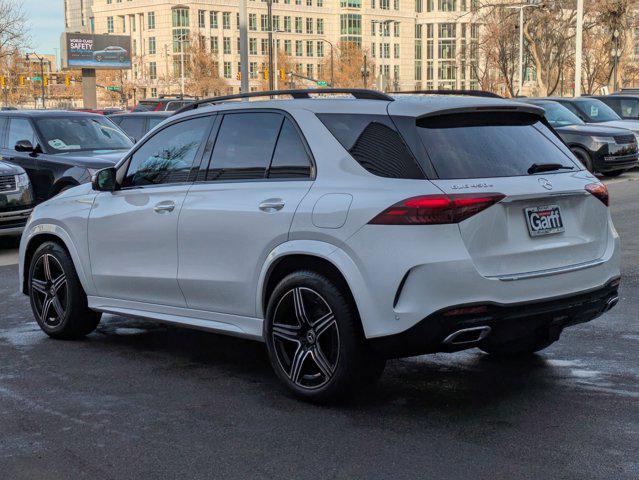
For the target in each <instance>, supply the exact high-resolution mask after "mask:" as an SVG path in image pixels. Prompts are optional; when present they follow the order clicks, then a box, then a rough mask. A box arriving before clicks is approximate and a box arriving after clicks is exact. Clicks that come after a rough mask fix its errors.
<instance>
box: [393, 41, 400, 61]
mask: <svg viewBox="0 0 639 480" xmlns="http://www.w3.org/2000/svg"><path fill="white" fill-rule="evenodd" d="M393 57H394V58H399V43H396V44H395V45H393Z"/></svg>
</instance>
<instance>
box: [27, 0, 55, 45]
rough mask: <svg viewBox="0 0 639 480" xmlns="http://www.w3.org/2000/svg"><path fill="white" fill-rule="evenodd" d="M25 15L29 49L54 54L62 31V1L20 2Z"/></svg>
mask: <svg viewBox="0 0 639 480" xmlns="http://www.w3.org/2000/svg"><path fill="white" fill-rule="evenodd" d="M20 3H22V8H23V9H24V11H25V13H26V14H27V19H28V20H27V27H28V28H29V31H30V35H31V40H32V41H31V47H32V48H33V50H35V51H37V52H39V53H56V50H55V49H56V48H57V49H59V48H60V34H61V33H62V31H63V30H64V7H63V0H21V2H20Z"/></svg>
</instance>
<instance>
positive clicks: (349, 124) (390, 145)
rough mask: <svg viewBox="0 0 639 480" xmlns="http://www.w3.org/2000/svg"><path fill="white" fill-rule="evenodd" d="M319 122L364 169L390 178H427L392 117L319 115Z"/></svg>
mask: <svg viewBox="0 0 639 480" xmlns="http://www.w3.org/2000/svg"><path fill="white" fill-rule="evenodd" d="M317 116H318V118H319V119H320V120H321V121H322V123H323V124H324V125H325V126H326V128H328V130H329V131H330V132H331V133H332V134H333V136H334V137H335V138H336V139H337V140H338V141H339V143H341V144H342V146H343V147H344V148H345V149H346V150H347V151H348V152H349V153H350V154H351V156H352V157H353V158H354V159H355V160H356V161H357V163H359V164H360V165H361V166H362V167H364V168H365V169H366V170H368V171H369V172H370V173H372V174H374V175H377V176H380V177H386V178H404V179H423V178H424V174H423V172H422V170H421V168H420V167H419V165H418V164H417V161H416V160H415V158H414V157H413V155H412V154H411V152H410V150H409V149H408V147H407V146H406V144H405V143H404V141H403V139H402V137H401V135H400V134H399V132H397V129H396V128H395V125H394V124H393V122H392V121H391V119H390V118H389V117H388V115H363V114H341V113H336V114H333V113H330V114H319V115H317Z"/></svg>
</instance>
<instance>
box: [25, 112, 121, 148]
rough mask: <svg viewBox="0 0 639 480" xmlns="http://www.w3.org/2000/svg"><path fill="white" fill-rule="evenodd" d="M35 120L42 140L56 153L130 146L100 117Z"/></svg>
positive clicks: (117, 131) (113, 127)
mask: <svg viewBox="0 0 639 480" xmlns="http://www.w3.org/2000/svg"><path fill="white" fill-rule="evenodd" d="M35 122H36V125H37V126H38V129H39V130H40V133H41V135H42V139H43V140H44V143H45V144H46V145H47V147H48V148H50V149H52V150H53V151H57V152H68V151H80V150H123V149H129V148H131V147H132V146H133V143H132V142H131V139H130V138H129V137H127V136H126V134H125V133H124V132H122V131H121V130H120V129H119V128H118V127H116V126H115V125H114V124H113V122H111V121H110V120H107V119H106V118H103V117H97V116H96V117H93V116H91V117H84V116H82V117H81V116H73V117H45V118H38V119H36V120H35Z"/></svg>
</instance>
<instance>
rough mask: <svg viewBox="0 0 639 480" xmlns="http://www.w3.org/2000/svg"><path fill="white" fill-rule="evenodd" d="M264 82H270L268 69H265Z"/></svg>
mask: <svg viewBox="0 0 639 480" xmlns="http://www.w3.org/2000/svg"><path fill="white" fill-rule="evenodd" d="M263 73H264V80H268V68H265V69H264V72H263Z"/></svg>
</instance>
